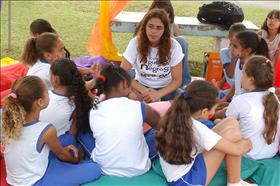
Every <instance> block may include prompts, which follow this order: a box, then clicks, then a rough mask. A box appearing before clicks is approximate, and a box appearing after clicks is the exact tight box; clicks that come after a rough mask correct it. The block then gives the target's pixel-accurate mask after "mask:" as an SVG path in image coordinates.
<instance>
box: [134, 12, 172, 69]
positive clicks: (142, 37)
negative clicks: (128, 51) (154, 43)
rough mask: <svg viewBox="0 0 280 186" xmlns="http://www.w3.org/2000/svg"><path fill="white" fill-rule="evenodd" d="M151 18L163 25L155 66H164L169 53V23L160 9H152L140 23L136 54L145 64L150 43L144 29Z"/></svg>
mask: <svg viewBox="0 0 280 186" xmlns="http://www.w3.org/2000/svg"><path fill="white" fill-rule="evenodd" d="M152 18H158V19H159V20H160V21H161V22H162V23H163V25H164V32H163V35H162V36H161V38H160V41H159V46H158V56H159V59H158V61H157V64H159V65H166V64H167V62H168V61H169V59H170V51H171V33H170V23H169V19H168V17H167V14H166V12H165V11H164V10H162V9H153V10H151V11H149V12H148V13H147V14H146V15H145V16H144V18H143V20H142V21H141V25H140V29H139V38H138V47H137V49H138V52H139V54H140V58H141V62H142V63H147V56H148V55H149V52H150V41H149V39H148V36H147V33H146V27H147V23H148V21H149V20H151V19H152Z"/></svg>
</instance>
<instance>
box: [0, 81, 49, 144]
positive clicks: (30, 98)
mask: <svg viewBox="0 0 280 186" xmlns="http://www.w3.org/2000/svg"><path fill="white" fill-rule="evenodd" d="M46 89H47V88H46V85H45V84H44V82H43V81H42V80H41V79H40V78H39V77H37V76H25V77H22V78H20V79H18V80H16V81H15V82H14V83H13V85H12V92H11V93H10V94H9V95H8V96H7V97H5V98H4V109H3V114H2V129H3V134H4V135H3V136H4V142H5V143H9V141H10V140H11V139H18V138H19V137H20V135H21V129H22V126H23V124H24V123H25V116H26V114H27V113H30V112H32V105H33V103H34V101H36V100H38V99H39V98H43V95H44V90H46Z"/></svg>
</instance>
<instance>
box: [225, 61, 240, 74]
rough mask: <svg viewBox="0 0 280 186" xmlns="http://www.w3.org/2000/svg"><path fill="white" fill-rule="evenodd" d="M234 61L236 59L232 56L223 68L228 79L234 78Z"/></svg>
mask: <svg viewBox="0 0 280 186" xmlns="http://www.w3.org/2000/svg"><path fill="white" fill-rule="evenodd" d="M236 61H237V58H235V57H234V56H232V57H231V59H230V63H229V64H228V65H227V66H226V68H225V71H226V73H227V76H228V77H229V78H232V77H233V76H234V70H235V65H236Z"/></svg>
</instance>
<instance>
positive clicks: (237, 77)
mask: <svg viewBox="0 0 280 186" xmlns="http://www.w3.org/2000/svg"><path fill="white" fill-rule="evenodd" d="M241 77H242V66H241V64H240V59H238V60H237V62H236V65H235V70H234V85H235V92H234V96H238V95H240V94H243V93H244V92H245V90H244V89H243V88H242V85H241Z"/></svg>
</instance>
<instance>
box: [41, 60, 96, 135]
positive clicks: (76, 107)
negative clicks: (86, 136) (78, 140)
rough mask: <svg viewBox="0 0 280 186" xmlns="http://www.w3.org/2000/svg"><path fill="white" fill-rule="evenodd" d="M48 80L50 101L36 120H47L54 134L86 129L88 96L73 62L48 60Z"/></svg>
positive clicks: (90, 101)
mask: <svg viewBox="0 0 280 186" xmlns="http://www.w3.org/2000/svg"><path fill="white" fill-rule="evenodd" d="M50 74H51V77H50V80H51V84H52V86H53V88H54V90H50V91H49V97H50V103H49V105H48V107H47V108H46V109H44V110H42V111H41V113H40V120H41V121H48V122H51V123H52V124H53V125H54V126H55V127H56V130H57V134H58V136H61V135H66V134H65V133H66V132H68V131H69V130H70V128H71V130H70V134H67V135H74V136H76V134H77V133H78V132H85V131H88V130H90V127H89V120H88V112H89V110H90V109H91V108H92V99H91V98H90V97H89V95H88V91H87V90H86V88H85V82H84V81H83V77H82V75H81V73H80V72H79V71H78V69H77V67H76V65H75V63H74V62H73V61H72V60H70V59H59V60H56V61H54V62H53V63H52V65H51V68H50Z"/></svg>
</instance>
